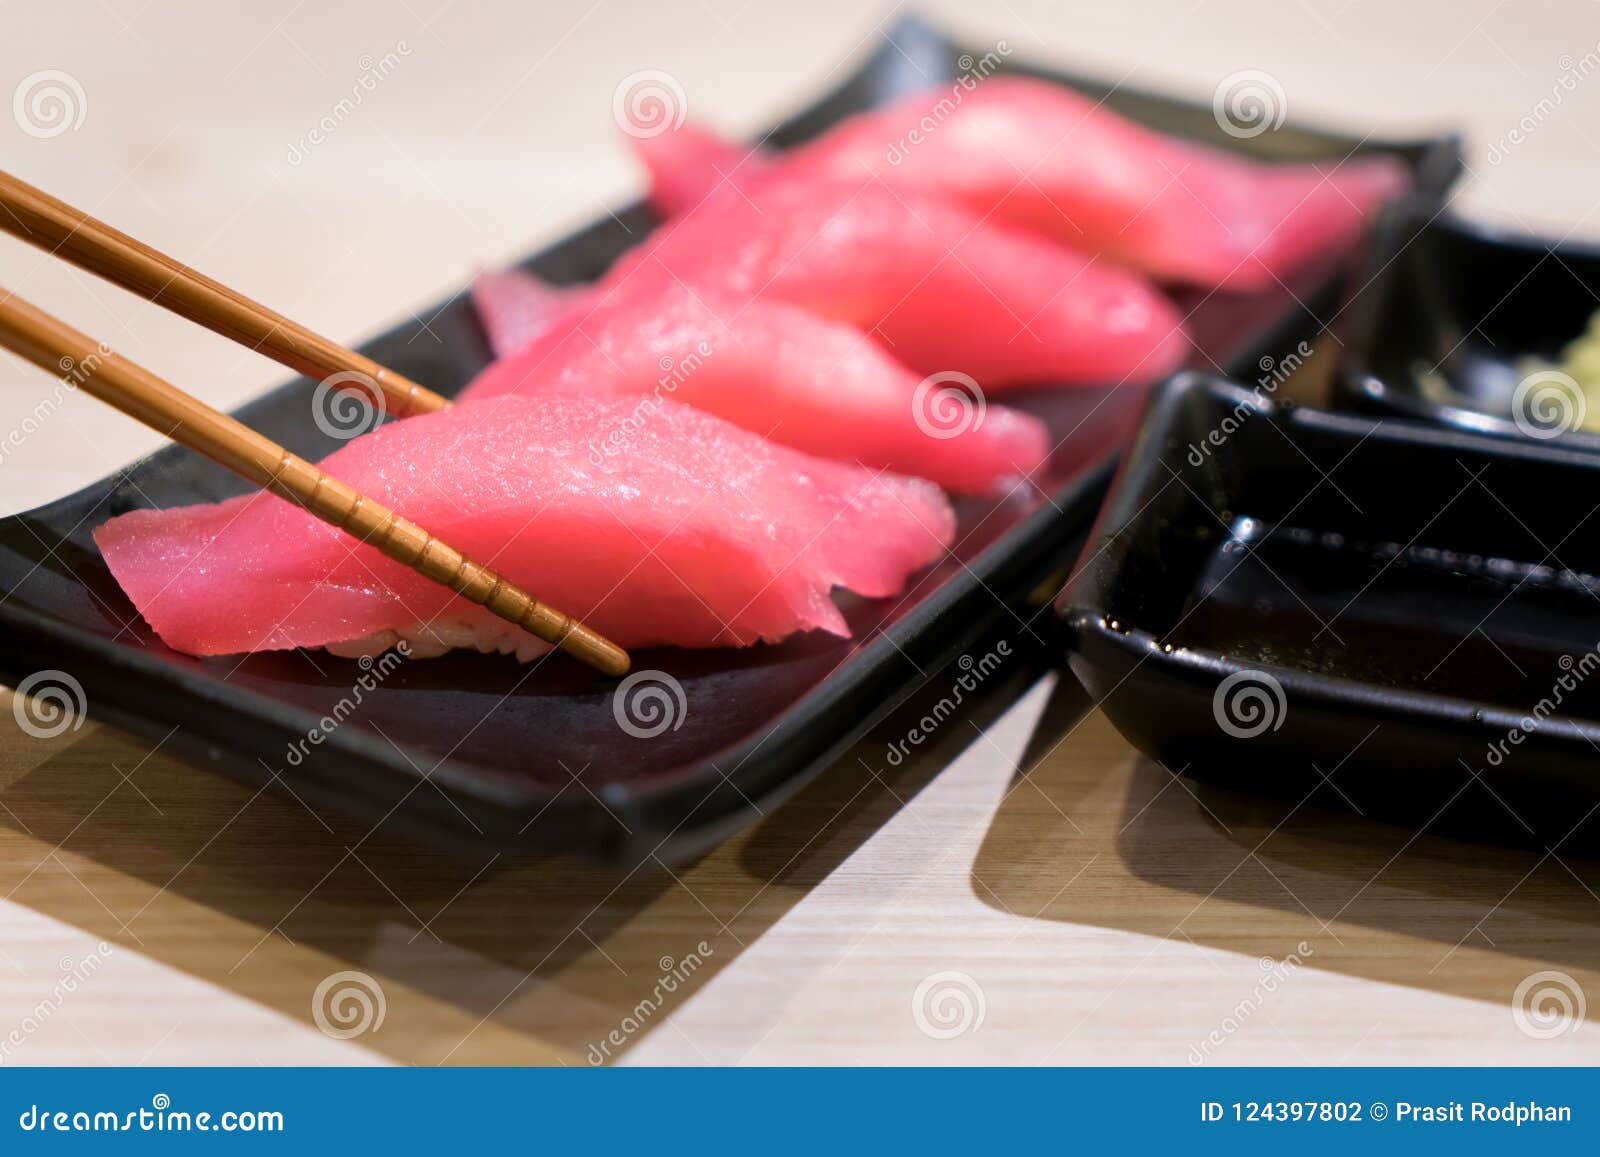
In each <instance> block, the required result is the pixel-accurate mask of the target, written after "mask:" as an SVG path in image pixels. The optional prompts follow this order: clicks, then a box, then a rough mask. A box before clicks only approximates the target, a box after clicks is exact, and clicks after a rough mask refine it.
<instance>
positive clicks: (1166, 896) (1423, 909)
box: [973, 687, 1600, 1002]
mask: <svg viewBox="0 0 1600 1157" xmlns="http://www.w3.org/2000/svg"><path fill="white" fill-rule="evenodd" d="M1058 698H1060V699H1061V703H1060V704H1059V705H1056V706H1053V707H1052V709H1051V710H1050V711H1048V712H1047V713H1046V716H1045V720H1046V723H1047V724H1049V726H1048V727H1046V728H1041V729H1040V731H1039V732H1038V733H1037V734H1036V735H1035V737H1034V740H1033V742H1032V744H1031V746H1030V750H1029V752H1028V754H1027V756H1026V758H1025V759H1024V761H1023V763H1022V769H1021V770H1020V771H1019V773H1018V774H1019V782H1021V780H1022V778H1023V777H1025V778H1026V781H1027V782H1028V783H1029V784H1030V785H1031V787H1032V788H1033V789H1035V790H1027V791H1024V790H1012V791H1011V792H1009V793H1008V795H1007V797H1006V799H1005V801H1004V803H1003V804H1002V805H1001V807H1000V808H999V810H998V812H997V814H996V815H995V818H994V821H993V824H992V825H991V828H990V830H989V832H988V834H987V836H986V838H985V840H984V843H983V846H982V848H981V849H980V852H979V855H978V857H977V860H976V861H975V863H974V866H973V876H974V880H975V884H976V882H978V881H981V886H975V888H974V891H975V892H976V894H977V895H979V896H980V897H983V898H985V899H986V900H988V901H989V902H990V903H992V904H995V905H996V906H1000V907H1004V908H1005V909H1006V910H1008V911H1010V912H1014V913H1025V914H1027V915H1029V916H1033V915H1035V914H1037V918H1039V919H1048V920H1062V921H1071V922H1075V923H1082V924H1091V925H1097V926H1102V927H1111V928H1120V929H1124V930H1127V931H1132V932H1139V933H1144V934H1148V935H1153V936H1161V937H1170V936H1181V937H1183V938H1185V939H1188V940H1190V941H1193V942H1194V943H1196V944H1200V945H1204V946H1207V947H1213V948H1223V949H1227V950H1229V951H1234V952H1239V953H1243V954H1246V955H1250V956H1257V957H1261V956H1272V957H1275V958H1279V959H1281V958H1283V957H1284V956H1286V955H1287V954H1289V953H1291V952H1295V951H1296V949H1297V946H1298V945H1299V944H1300V943H1301V942H1302V941H1304V942H1306V943H1308V944H1309V945H1311V946H1312V947H1313V952H1314V955H1310V956H1308V957H1307V958H1306V962H1307V963H1309V964H1311V965H1314V966H1315V967H1319V968H1326V969H1330V970H1333V971H1337V972H1342V973H1347V974H1351V975H1356V976H1362V977H1367V978H1370V979H1374V980H1382V981H1389V982H1393V983H1396V984H1404V985H1410V986H1413V987H1417V988H1424V989H1429V990H1433V991H1437V992H1442V993H1448V994H1452V995H1459V996H1468V997H1473V998H1478V999H1483V1000H1490V1001H1495V1002H1505V1001H1508V1000H1510V999H1511V996H1512V994H1513V992H1514V991H1515V990H1516V988H1517V985H1518V984H1519V983H1520V982H1521V981H1523V980H1524V979H1525V978H1526V977H1528V976H1529V975H1530V974H1531V973H1534V972H1537V971H1539V970H1541V969H1548V968H1556V969H1560V970H1563V971H1565V972H1567V973H1568V974H1570V975H1571V976H1572V977H1573V978H1574V979H1575V980H1576V981H1577V982H1578V983H1579V984H1581V985H1582V987H1583V988H1584V990H1586V991H1587V992H1591V993H1593V992H1600V861H1597V860H1595V859H1591V858H1585V857H1580V856H1577V855H1569V854H1566V853H1564V852H1560V851H1559V850H1558V853H1557V854H1547V853H1546V851H1545V850H1544V849H1542V848H1540V849H1518V848H1509V847H1498V846H1492V845H1488V844H1481V843H1473V842H1468V841H1465V840H1458V839H1453V838H1450V837H1448V836H1444V835H1438V834H1434V833H1432V832H1429V831H1423V832H1422V833H1420V834H1419V833H1418V832H1417V831H1415V830H1414V829H1411V828H1403V827H1397V826H1394V825H1391V824H1386V823H1382V822H1378V821H1376V820H1372V819H1366V818H1363V817H1362V816H1360V815H1356V814H1354V813H1351V812H1348V811H1344V810H1338V809H1335V808H1332V807H1325V806H1317V805H1314V804H1311V803H1307V804H1305V805H1303V806H1299V807H1297V806H1296V803H1295V801H1294V800H1282V799H1274V798H1271V797H1268V796H1264V795H1259V794H1255V793H1252V792H1248V791H1241V790H1232V789H1229V788H1225V787H1220V786H1215V785H1211V784H1206V783H1202V782H1199V781H1196V780H1193V779H1190V778H1187V777H1179V776H1175V775H1173V774H1172V773H1171V772H1170V771H1168V770H1167V769H1166V768H1165V767H1163V766H1162V765H1160V764H1158V763H1155V762H1154V761H1152V760H1149V759H1146V758H1144V757H1143V756H1140V755H1138V754H1137V753H1136V752H1134V751H1133V750H1132V749H1130V748H1129V747H1128V746H1127V744H1126V742H1125V741H1123V740H1122V739H1121V738H1120V737H1119V736H1118V735H1117V734H1116V733H1115V731H1114V730H1113V729H1112V727H1111V726H1110V724H1109V723H1108V722H1107V721H1106V719H1105V717H1104V716H1103V715H1100V714H1098V713H1095V714H1092V715H1087V716H1085V715H1084V711H1085V710H1086V708H1087V704H1086V703H1085V701H1084V697H1083V693H1082V692H1081V691H1080V690H1078V689H1077V688H1076V687H1068V688H1064V689H1063V690H1062V691H1061V693H1060V695H1059V696H1058ZM1119 748H1120V751H1121V756H1120V758H1119V757H1118V756H1117V754H1116V753H1117V751H1118V749H1119ZM1574 818H1576V817H1574ZM1505 822H1506V823H1507V824H1511V823H1513V822H1514V821H1513V820H1512V819H1511V817H1509V816H1507V817H1505ZM1080 873H1081V875H1079V874H1080ZM1074 877H1077V879H1076V880H1075V881H1074V883H1073V884H1072V885H1071V886H1070V887H1068V888H1066V890H1065V891H1061V890H1060V889H1061V887H1062V885H1063V883H1065V882H1066V881H1068V880H1073V879H1074Z"/></svg>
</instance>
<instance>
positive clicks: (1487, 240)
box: [1338, 203, 1600, 450]
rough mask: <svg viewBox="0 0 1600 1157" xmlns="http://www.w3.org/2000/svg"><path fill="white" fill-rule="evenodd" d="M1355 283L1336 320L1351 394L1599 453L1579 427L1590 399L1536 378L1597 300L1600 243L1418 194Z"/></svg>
mask: <svg viewBox="0 0 1600 1157" xmlns="http://www.w3.org/2000/svg"><path fill="white" fill-rule="evenodd" d="M1356 280H1357V282H1358V283H1359V284H1360V285H1361V289H1360V291H1359V293H1357V294H1356V295H1355V296H1354V300H1353V301H1352V302H1351V304H1350V305H1349V306H1348V307H1347V309H1346V311H1345V312H1346V314H1347V318H1346V319H1344V320H1343V322H1342V324H1340V325H1339V326H1338V329H1339V332H1340V340H1341V342H1342V343H1343V349H1342V352H1341V359H1340V367H1339V371H1338V380H1339V388H1340V390H1341V392H1342V393H1343V395H1344V398H1345V400H1347V401H1349V402H1351V403H1353V404H1354V405H1355V406H1356V407H1358V408H1360V409H1364V410H1367V411H1369V412H1372V413H1387V414H1396V415H1399V416H1402V417H1408V418H1416V419H1418V420H1421V421H1431V422H1440V423H1443V424H1445V425H1448V426H1453V427H1455V428H1457V429H1461V430H1473V431H1478V432H1482V433H1488V434H1500V435H1504V436H1507V437H1514V438H1533V439H1535V440H1541V441H1549V440H1553V439H1560V440H1561V441H1563V442H1565V443H1566V444H1568V445H1572V446H1581V447H1585V448H1587V449H1591V450H1600V435H1596V434H1594V433H1590V432H1587V431H1584V430H1581V429H1578V428H1577V426H1578V424H1579V421H1580V419H1581V415H1580V414H1579V413H1578V412H1577V409H1576V407H1578V406H1583V407H1585V408H1586V403H1583V402H1576V401H1574V400H1573V395H1572V392H1571V391H1570V389H1569V390H1565V391H1560V390H1559V387H1558V388H1557V390H1558V392H1551V390H1550V389H1549V388H1548V387H1549V383H1545V382H1541V381H1540V380H1538V379H1537V378H1536V377H1535V375H1537V374H1538V372H1539V369H1538V364H1539V363H1551V362H1554V361H1556V359H1557V358H1558V356H1559V354H1560V352H1561V349H1562V347H1563V346H1565V345H1566V344H1567V343H1568V342H1570V341H1571V340H1572V339H1573V338H1575V337H1577V336H1578V335H1579V334H1581V333H1582V332H1583V331H1584V329H1585V328H1586V326H1587V325H1588V323H1589V318H1590V316H1591V315H1592V314H1593V313H1594V312H1595V310H1596V309H1600V249H1596V248H1594V247H1592V246H1585V245H1578V244H1573V243H1570V242H1564V241H1561V240H1559V239H1557V238H1554V237H1538V236H1534V235H1531V234H1527V233H1512V232H1507V231H1504V230H1500V229H1495V228H1493V227H1491V226H1487V225H1479V224H1474V223H1472V222H1470V221H1465V220H1462V219H1461V218H1459V217H1455V216H1453V215H1451V214H1449V213H1441V212H1440V211H1439V209H1438V207H1437V205H1429V204H1426V203H1413V204H1409V205H1405V206H1397V207H1396V208H1395V209H1394V210H1393V211H1391V212H1390V213H1387V214H1385V215H1384V217H1383V219H1382V221H1381V222H1380V224H1379V226H1378V228H1377V229H1376V230H1375V231H1374V233H1373V236H1372V239H1371V243H1370V246H1369V248H1368V251H1367V254H1366V256H1365V259H1364V261H1363V269H1362V271H1361V272H1360V273H1358V275H1357V278H1356ZM1530 378H1534V380H1532V381H1530V380H1529V379H1530ZM1524 382H1527V383H1528V384H1527V386H1524V385H1523V383H1524ZM1542 387H1543V388H1542ZM1519 388H1521V392H1520V394H1519ZM1596 417H1600V415H1596Z"/></svg>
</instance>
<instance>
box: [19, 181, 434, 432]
mask: <svg viewBox="0 0 1600 1157" xmlns="http://www.w3.org/2000/svg"><path fill="white" fill-rule="evenodd" d="M0 230H4V231H5V232H7V233H10V234H11V235H12V236H13V237H16V238H18V239H19V240H22V241H26V242H27V243H28V244H30V245H34V246H37V247H38V248H40V249H43V250H44V251H45V252H47V253H51V254H54V255H55V256H58V257H61V258H64V259H65V260H67V261H70V262H72V263H73V264H74V265H76V266H78V267H80V268H82V269H87V270H88V271H89V272H91V273H95V274H98V275H99V276H101V277H104V278H105V279H106V280H107V281H110V282H112V283H113V284H115V285H120V286H122V288H124V289H127V290H130V291H132V292H133V293H136V294H138V295H139V296H140V297H143V298H145V299H147V300H149V301H153V302H155V303H156V304H157V305H159V306H161V307H163V308H164V309H169V310H171V311H172V312H173V313H176V314H178V315H179V316H181V317H186V318H188V319H189V320H190V321H194V322H198V323H199V324H200V325H203V326H205V327H206V328H207V329H209V330H212V331H214V332H216V333H219V334H221V335H222V336H223V337H226V338H230V339H232V340H233V341H236V342H239V343H240V344H242V345H245V346H248V347H250V348H251V349H253V350H256V351H257V352H258V353H262V354H265V355H266V356H267V357H269V358H272V359H273V360H274V361H276V362H278V363H280V364H282V365H285V366H288V367H289V368H290V369H292V370H294V371H295V372H296V373H301V374H305V375H307V376H308V377H313V378H318V379H325V378H328V377H331V376H332V375H334V374H340V373H344V374H351V375H354V377H355V380H353V381H345V382H336V383H335V384H336V385H340V386H341V387H342V388H348V389H354V390H360V391H362V392H365V391H366V390H367V389H368V383H370V384H371V387H372V388H376V389H377V390H378V391H379V392H380V393H381V394H382V395H383V406H384V412H385V413H387V414H389V415H390V416H391V417H395V418H404V417H407V416H409V415H411V414H422V413H428V412H430V411H433V410H442V409H445V408H446V407H448V406H449V405H450V402H449V400H448V399H446V398H444V397H441V396H440V395H438V394H436V393H434V392H433V391H432V390H430V389H428V388H426V387H425V386H421V385H418V384H417V383H416V382H413V381H412V380H411V379H410V378H407V377H405V376H404V375H402V374H397V373H395V372H394V371H393V370H390V369H386V368H385V367H383V366H381V365H379V364H378V363H377V362H375V361H373V360H372V359H371V358H369V357H366V356H364V355H362V354H358V353H356V352H355V351H354V350H349V349H346V348H344V347H343V346H341V345H339V344H338V343H337V342H333V341H329V340H328V339H327V338H325V337H323V336H322V335H320V334H317V333H313V332H312V331H311V330H309V329H307V328H306V327H305V326H303V325H301V324H299V323H298V322H295V321H291V320H290V319H289V318H287V317H284V316H283V315H282V314H281V313H277V312H275V311H274V310H271V309H268V308H267V307H266V306H264V305H262V304H260V303H259V302H256V301H252V300H251V299H250V298H248V297H246V296H244V294H242V293H236V292H234V291H233V290H231V289H229V288H228V287H227V286H226V285H223V284H222V283H221V282H217V281H213V280H211V278H209V277H207V276H206V275H205V274H203V273H201V272H199V271H198V270H195V269H191V268H189V267H188V266H187V265H185V264H183V263H182V262H181V261H178V260H176V259H174V258H171V257H168V256H167V255H166V254H165V253H162V252H160V251H159V250H156V249H152V248H150V246H148V245H146V244H145V243H144V242H142V241H137V240H135V239H134V238H132V237H129V236H128V235H127V234H126V233H123V232H122V231H121V230H119V229H114V228H112V227H111V226H110V225H107V224H106V223H105V222H104V221H101V220H99V219H97V218H94V217H91V216H89V215H88V214H87V213H84V212H83V211H81V210H79V209H74V208H73V207H72V206H71V205H68V204H67V203H66V202H64V201H58V200H57V199H56V198H54V197H52V196H50V194H48V193H46V192H44V191H43V190H42V189H36V188H34V187H33V186H32V185H30V184H28V183H27V182H26V181H22V180H19V179H17V178H16V177H13V176H12V175H11V174H9V173H5V172H0Z"/></svg>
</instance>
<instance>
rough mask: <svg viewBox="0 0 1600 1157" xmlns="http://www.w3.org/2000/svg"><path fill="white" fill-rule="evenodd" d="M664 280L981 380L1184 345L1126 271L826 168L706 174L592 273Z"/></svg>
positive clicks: (1180, 355) (637, 283)
mask: <svg viewBox="0 0 1600 1157" xmlns="http://www.w3.org/2000/svg"><path fill="white" fill-rule="evenodd" d="M673 281H678V282H682V283H685V284H688V285H690V286H692V287H694V288H695V289H696V290H697V291H702V290H711V291H715V292H717V293H718V294H720V295H723V296H725V297H728V298H731V299H733V300H736V301H743V300H748V299H750V298H752V297H762V298H766V299H769V300H778V301H787V302H790V303H792V304H795V305H798V306H801V307H802V308H804V309H807V310H810V311H811V312H812V313H815V314H818V315H820V316H822V317H827V318H832V319H834V320H836V321H842V322H847V323H848V324H850V325H853V326H855V327H856V328H858V329H860V330H863V331H864V332H868V333H871V334H872V335H873V336H874V337H876V338H878V339H879V340H880V341H881V342H882V343H883V344H884V345H885V346H886V347H888V349H889V351H890V352H891V353H893V354H894V356H895V358H896V359H897V360H899V361H900V362H902V363H903V364H905V365H907V366H909V367H911V368H912V369H914V370H916V371H917V372H918V373H919V374H933V373H939V372H945V371H957V372H960V373H964V374H967V375H970V376H971V377H973V378H976V379H977V380H978V381H980V382H982V383H983V384H984V388H985V389H991V388H999V387H1001V386H1004V385H1011V384H1020V383H1032V382H1049V383H1065V384H1072V383H1080V384H1086V383H1093V384H1101V385H1104V384H1112V383H1118V382H1123V381H1129V380H1132V381H1153V380H1156V379H1159V378H1162V377H1165V376H1166V375H1167V374H1169V373H1171V372H1172V371H1173V370H1175V369H1177V368H1178V366H1179V365H1180V364H1182V362H1183V361H1184V359H1185V358H1186V356H1187V354H1188V350H1189V341H1188V338H1187V336H1186V335H1185V333H1184V330H1183V324H1182V319H1181V318H1180V317H1179V315H1178V312H1177V310H1176V309H1175V308H1174V306H1173V305H1172V303H1171V302H1170V301H1169V300H1168V299H1167V298H1166V297H1165V296H1163V295H1162V293H1161V292H1160V291H1159V290H1158V289H1156V287H1155V286H1154V285H1152V284H1151V283H1150V282H1149V281H1148V280H1146V279H1145V278H1144V277H1143V276H1142V275H1140V274H1138V273H1135V272H1133V271H1132V270H1128V269H1123V268H1120V267H1118V266H1116V265H1114V264H1112V263H1110V262H1104V261H1100V260H1098V259H1095V258H1091V257H1085V256H1083V255H1082V254H1080V253H1077V252H1075V251H1073V250H1069V249H1067V248H1065V247H1063V246H1061V245H1058V244H1056V243H1054V242H1053V241H1049V240H1047V239H1044V238H1041V237H1038V236H1037V235H1034V234H1030V233H1027V232H1025V231H1023V230H1020V229H1014V228H1011V227H1009V226H1005V225H1001V224H997V223H995V222H993V221H989V220H986V219H985V218H984V217H983V215H982V214H980V213H978V212H975V211H973V210H972V209H969V208H968V207H966V206H965V205H962V204H960V203H958V202H955V201H951V200H946V199H942V198H937V197H928V196H923V195H920V194H917V193H914V192H910V191H908V190H901V189H891V188H889V187H888V186H886V185H884V184H882V183H874V184H868V185H862V184H855V183H851V182H847V181H835V180H788V179H773V180H770V181H763V182H762V183H761V184H760V185H759V186H758V187H756V188H755V189H752V190H750V191H748V192H746V191H744V190H738V189H722V190H719V191H716V192H714V193H712V194H711V195H710V196H708V197H707V198H705V200H703V201H702V202H700V203H699V204H698V205H697V206H696V207H695V208H694V209H693V210H691V211H690V212H688V213H686V214H684V215H682V216H680V217H678V218H675V219H674V220H672V221H669V222H668V223H666V224H665V225H663V226H662V228H661V229H659V230H658V231H657V232H656V233H655V234H653V235H652V236H651V238H650V239H648V240H646V241H645V242H644V243H643V244H641V245H640V246H638V247H637V248H636V249H634V250H631V251H630V252H629V253H627V254H625V255H624V256H623V258H622V259H621V260H620V261H619V262H618V263H617V265H616V266H615V267H613V269H612V270H611V271H610V272H609V273H608V274H607V275H606V277H605V279H604V280H603V282H602V283H601V284H602V288H604V289H606V290H617V289H621V288H623V287H626V288H627V289H628V290H629V291H630V292H636V291H638V290H639V289H640V288H641V287H649V286H657V285H662V284H667V283H670V282H673Z"/></svg>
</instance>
